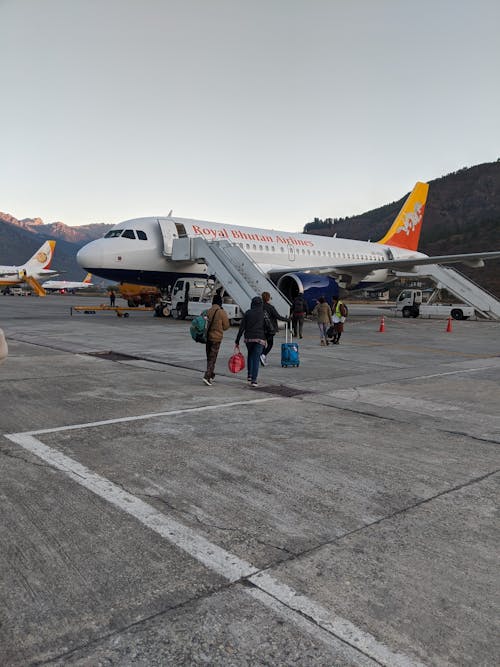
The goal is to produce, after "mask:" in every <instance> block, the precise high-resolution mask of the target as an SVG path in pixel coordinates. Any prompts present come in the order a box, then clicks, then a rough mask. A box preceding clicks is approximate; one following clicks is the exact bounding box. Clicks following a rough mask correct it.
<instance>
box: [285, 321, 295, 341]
mask: <svg viewBox="0 0 500 667" xmlns="http://www.w3.org/2000/svg"><path fill="white" fill-rule="evenodd" d="M288 336H290V340H288ZM292 338H293V333H292V327H290V331H288V322H285V343H291V342H292Z"/></svg>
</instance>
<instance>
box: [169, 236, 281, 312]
mask: <svg viewBox="0 0 500 667" xmlns="http://www.w3.org/2000/svg"><path fill="white" fill-rule="evenodd" d="M172 260H179V261H188V260H190V261H195V262H200V261H203V262H204V263H205V264H206V266H207V270H208V274H209V275H214V276H215V277H216V279H217V280H218V281H219V282H220V283H221V285H223V287H224V289H225V290H226V291H227V292H228V293H229V294H230V295H231V297H232V298H233V299H234V301H235V302H236V303H237V304H238V305H239V307H240V308H241V309H242V310H243V311H245V310H248V308H250V303H251V301H252V299H253V297H254V296H260V295H261V294H262V292H269V294H270V295H271V297H272V300H273V306H274V307H275V308H276V310H277V311H278V313H279V314H280V315H282V316H283V317H286V316H288V314H289V312H290V302H289V301H288V299H287V298H286V297H285V296H284V295H283V294H282V293H281V292H280V291H279V290H278V289H277V287H276V285H275V284H274V283H273V282H272V281H271V280H269V278H268V277H267V276H266V274H265V273H264V272H263V271H262V270H261V269H260V268H259V267H258V266H257V264H256V263H255V262H254V261H253V260H252V259H251V257H250V256H249V255H248V254H247V253H246V252H245V251H244V250H242V249H241V248H240V247H239V246H238V245H235V244H233V243H231V242H230V241H228V240H227V239H220V240H217V241H207V240H205V239H204V238H187V237H186V238H180V239H174V241H173V243H172Z"/></svg>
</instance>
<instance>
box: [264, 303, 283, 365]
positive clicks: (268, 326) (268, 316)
mask: <svg viewBox="0 0 500 667" xmlns="http://www.w3.org/2000/svg"><path fill="white" fill-rule="evenodd" d="M262 301H263V302H264V334H265V336H266V347H265V349H264V352H263V353H262V354H261V355H260V363H261V364H262V365H263V366H265V365H266V364H267V359H266V357H267V355H268V354H269V352H271V350H272V347H273V343H274V337H275V335H276V334H277V333H278V320H280V321H281V322H288V321H289V319H288V317H281V315H280V314H279V313H278V311H277V310H276V308H275V307H274V306H273V305H272V303H271V295H270V294H269V292H262Z"/></svg>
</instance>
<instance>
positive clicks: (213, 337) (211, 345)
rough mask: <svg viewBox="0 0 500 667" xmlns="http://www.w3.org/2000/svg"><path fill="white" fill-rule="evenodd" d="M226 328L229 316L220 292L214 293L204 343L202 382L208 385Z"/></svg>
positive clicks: (212, 375)
mask: <svg viewBox="0 0 500 667" xmlns="http://www.w3.org/2000/svg"><path fill="white" fill-rule="evenodd" d="M228 329H229V318H228V316H227V313H226V311H225V310H224V308H223V307H222V297H221V296H220V294H215V295H214V297H213V299H212V307H211V308H209V310H208V311H207V342H206V344H205V349H206V353H207V370H206V371H205V375H204V376H203V382H204V383H205V384H206V385H208V386H209V387H211V386H212V384H213V379H214V377H215V362H216V361H217V356H218V354H219V348H220V344H221V343H222V339H223V337H224V331H227V330H228Z"/></svg>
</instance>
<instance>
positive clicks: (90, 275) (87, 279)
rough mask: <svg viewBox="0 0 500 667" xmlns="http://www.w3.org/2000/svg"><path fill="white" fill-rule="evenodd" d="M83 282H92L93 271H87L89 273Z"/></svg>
mask: <svg viewBox="0 0 500 667" xmlns="http://www.w3.org/2000/svg"><path fill="white" fill-rule="evenodd" d="M83 282H84V283H90V282H92V274H91V273H87V275H86V276H85V278H84V279H83Z"/></svg>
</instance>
